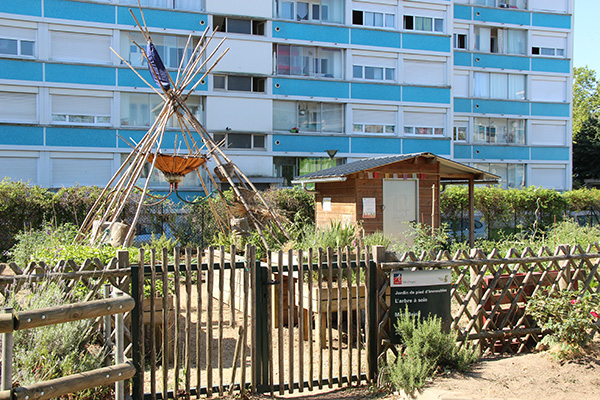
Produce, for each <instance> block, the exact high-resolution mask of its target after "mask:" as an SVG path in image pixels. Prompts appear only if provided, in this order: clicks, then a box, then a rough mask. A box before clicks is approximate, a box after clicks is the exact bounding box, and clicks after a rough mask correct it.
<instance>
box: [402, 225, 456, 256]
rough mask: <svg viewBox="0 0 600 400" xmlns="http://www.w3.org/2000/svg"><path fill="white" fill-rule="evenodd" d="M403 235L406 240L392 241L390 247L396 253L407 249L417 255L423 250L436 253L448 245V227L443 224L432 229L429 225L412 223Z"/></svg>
mask: <svg viewBox="0 0 600 400" xmlns="http://www.w3.org/2000/svg"><path fill="white" fill-rule="evenodd" d="M405 236H406V240H404V241H396V242H394V241H392V245H391V249H392V250H393V251H395V252H396V253H397V254H403V253H405V252H408V251H412V252H414V253H415V254H417V255H419V254H420V253H422V252H424V251H425V252H430V251H433V252H434V253H437V252H439V251H440V250H445V249H446V248H447V247H448V228H447V226H446V225H445V224H443V225H442V226H441V227H440V228H435V229H433V231H432V228H431V226H429V225H425V224H422V223H412V224H410V226H409V229H408V230H407V231H406V233H405ZM411 242H412V243H411Z"/></svg>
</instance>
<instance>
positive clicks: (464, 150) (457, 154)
mask: <svg viewBox="0 0 600 400" xmlns="http://www.w3.org/2000/svg"><path fill="white" fill-rule="evenodd" d="M454 158H466V159H469V158H471V146H465V145H458V144H455V145H454Z"/></svg>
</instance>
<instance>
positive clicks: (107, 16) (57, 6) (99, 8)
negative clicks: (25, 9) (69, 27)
mask: <svg viewBox="0 0 600 400" xmlns="http://www.w3.org/2000/svg"><path fill="white" fill-rule="evenodd" d="M27 1H29V0H27ZM20 3H22V2H20ZM44 16H45V17H46V18H61V19H71V20H79V21H92V22H103V23H106V24H114V23H115V6H113V5H109V4H97V3H82V2H78V1H67V0H44ZM129 18H131V16H130V17H129ZM132 21H133V20H132Z"/></svg>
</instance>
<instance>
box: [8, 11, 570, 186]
mask: <svg viewBox="0 0 600 400" xmlns="http://www.w3.org/2000/svg"><path fill="white" fill-rule="evenodd" d="M133 4H137V1H133V0H28V1H26V2H6V1H5V2H1V3H0V176H9V177H11V178H12V179H20V180H27V181H30V182H31V183H33V184H38V185H41V186H45V187H50V188H57V187H61V186H68V185H74V184H81V185H88V184H94V185H100V186H103V185H105V184H106V182H108V180H109V178H110V176H112V174H113V173H114V172H115V171H116V170H117V169H118V167H119V165H120V164H121V160H122V159H123V158H124V156H125V155H126V154H127V153H128V152H129V151H130V148H129V146H128V145H127V144H126V143H125V142H124V141H123V140H121V139H120V137H123V138H126V139H127V140H130V141H132V142H133V141H137V140H139V138H140V137H141V136H142V135H143V134H144V133H145V131H146V129H147V128H148V126H149V125H150V124H151V123H152V121H153V117H154V115H156V113H157V112H158V110H159V109H160V103H159V101H158V97H157V96H156V95H155V94H153V92H152V90H151V89H149V88H147V87H146V86H145V84H144V83H143V82H142V81H141V80H140V78H139V77H137V76H136V75H135V74H134V73H133V72H131V71H130V70H129V68H128V67H127V66H126V65H125V64H124V63H123V62H122V61H121V60H120V59H119V58H118V57H117V56H116V55H114V54H113V53H112V52H111V51H110V49H109V48H110V47H112V48H113V49H115V51H117V52H118V53H119V54H120V55H121V56H122V57H123V58H125V59H126V60H127V61H128V62H130V63H131V64H132V65H134V66H136V67H139V71H140V73H141V74H142V76H144V77H145V78H146V79H148V80H149V74H148V72H147V70H146V68H145V66H144V65H143V64H144V62H143V60H142V59H141V56H140V54H139V53H138V52H137V48H136V47H135V46H134V45H133V44H132V43H131V40H135V41H137V42H142V41H143V40H142V38H141V35H139V34H138V33H137V31H136V28H135V26H134V24H133V19H132V17H131V15H130V13H129V10H128V9H129V7H132V6H133ZM142 5H144V7H145V17H146V23H147V24H148V27H149V29H150V33H151V36H152V38H153V41H154V43H155V44H156V45H157V48H158V50H159V52H161V55H162V57H163V60H164V61H165V64H166V65H167V67H169V68H172V71H173V73H174V74H176V68H177V66H178V65H179V63H180V61H181V58H182V57H183V58H185V57H186V56H187V54H184V48H185V44H186V41H187V38H188V35H189V34H190V33H192V34H193V42H194V44H195V43H197V40H198V39H199V38H200V36H201V34H202V32H203V31H204V29H205V28H206V27H207V26H210V27H213V26H217V25H218V26H220V27H221V32H218V33H217V34H216V35H215V37H216V38H221V37H223V36H227V38H228V39H227V42H226V46H227V47H229V48H230V51H229V53H228V54H227V55H226V56H225V57H224V58H223V59H222V61H221V62H220V63H219V64H218V66H217V68H216V69H215V70H214V71H213V72H212V74H210V75H209V76H208V77H207V79H206V80H205V81H204V82H203V83H202V84H201V85H199V86H198V90H197V93H196V95H195V96H193V97H191V98H190V99H189V101H188V105H189V106H190V107H191V108H192V109H193V111H195V112H196V114H197V117H198V119H199V120H200V121H201V122H203V124H204V125H205V126H206V128H207V129H208V131H209V132H211V133H212V134H213V135H214V137H215V139H217V140H218V141H221V140H225V142H226V143H227V145H228V150H227V152H228V154H229V155H230V156H231V157H232V159H233V160H234V162H236V163H237V164H238V165H239V166H240V167H241V168H242V170H243V171H244V172H245V173H246V175H248V176H249V177H250V178H251V180H252V181H253V182H255V183H256V184H257V185H260V186H263V187H264V186H276V185H286V184H288V182H289V181H290V180H291V178H293V177H294V176H297V175H300V174H303V173H307V172H312V171H315V170H318V169H321V168H323V167H328V166H329V165H330V159H329V158H328V155H327V153H326V150H337V154H336V156H335V157H336V162H338V163H339V162H346V161H354V160H357V159H361V158H364V157H374V156H378V155H390V154H408V153H415V152H423V151H428V152H432V153H435V154H438V155H441V156H444V157H449V158H452V159H454V160H456V161H459V162H463V163H468V164H471V165H473V166H475V167H478V168H481V169H484V170H488V171H490V172H492V173H495V174H498V175H500V176H502V177H503V178H504V181H503V183H504V184H505V185H506V186H510V187H518V186H523V185H541V186H544V187H552V188H556V189H570V187H571V179H570V177H571V136H572V135H571V121H572V115H571V102H572V90H571V79H572V73H571V71H572V62H571V60H572V52H573V46H572V43H573V34H572V33H573V30H572V24H573V18H572V15H573V0H460V1H459V0H413V1H403V0H377V1H353V0H310V1H308V0H307V1H299V0H253V1H246V0H232V1H222V0H204V1H202V0H143V1H142ZM134 11H135V8H134ZM137 14H138V15H139V12H137ZM216 42H218V40H215V41H213V43H214V45H216ZM188 53H189V51H188ZM177 137H179V138H181V134H180V132H179V129H178V127H177V126H176V125H175V124H173V126H172V129H171V130H169V132H168V134H167V135H166V136H165V139H164V142H163V148H166V149H167V151H168V150H171V151H172V150H173V149H174V148H175V146H178V147H179V146H180V144H179V143H178V142H177ZM150 179H151V186H153V188H154V189H161V188H163V189H164V187H165V186H166V183H165V182H164V181H162V179H161V177H160V176H159V174H158V173H157V174H156V175H155V176H152V177H150ZM182 189H183V190H188V191H189V192H190V194H191V193H197V192H199V191H200V186H199V182H198V178H197V177H194V176H192V175H191V174H190V176H188V177H187V178H186V180H185V181H184V184H183V187H182Z"/></svg>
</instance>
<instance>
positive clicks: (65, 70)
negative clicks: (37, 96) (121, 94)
mask: <svg viewBox="0 0 600 400" xmlns="http://www.w3.org/2000/svg"><path fill="white" fill-rule="evenodd" d="M46 81H47V82H61V83H80V84H84V85H85V84H88V85H109V86H114V85H115V69H114V67H91V66H87V65H68V64H46Z"/></svg>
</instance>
